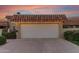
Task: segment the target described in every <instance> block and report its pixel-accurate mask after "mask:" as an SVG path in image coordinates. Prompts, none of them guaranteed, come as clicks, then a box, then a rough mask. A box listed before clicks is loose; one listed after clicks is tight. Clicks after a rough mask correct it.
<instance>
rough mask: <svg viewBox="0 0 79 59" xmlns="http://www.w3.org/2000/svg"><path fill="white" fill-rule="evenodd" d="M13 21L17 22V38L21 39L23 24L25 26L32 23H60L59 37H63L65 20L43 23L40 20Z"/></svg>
mask: <svg viewBox="0 0 79 59" xmlns="http://www.w3.org/2000/svg"><path fill="white" fill-rule="evenodd" d="M11 23H15V25H16V29H17V30H18V33H17V38H18V39H21V25H23V26H27V25H28V26H29V25H30V24H31V25H32V24H36V25H37V24H52V25H53V24H58V26H59V38H62V37H63V21H60V22H59V21H56V22H44V23H43V22H42V23H40V22H37V23H36V22H11Z"/></svg>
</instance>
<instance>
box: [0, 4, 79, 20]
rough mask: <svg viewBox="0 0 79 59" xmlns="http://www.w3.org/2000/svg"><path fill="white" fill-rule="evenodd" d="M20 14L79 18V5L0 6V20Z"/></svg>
mask: <svg viewBox="0 0 79 59" xmlns="http://www.w3.org/2000/svg"><path fill="white" fill-rule="evenodd" d="M17 12H20V13H21V14H66V16H67V17H75V16H79V5H0V19H3V18H4V17H5V16H7V15H14V14H16V13H17Z"/></svg>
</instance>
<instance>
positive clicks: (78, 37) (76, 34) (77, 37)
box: [64, 31, 79, 45]
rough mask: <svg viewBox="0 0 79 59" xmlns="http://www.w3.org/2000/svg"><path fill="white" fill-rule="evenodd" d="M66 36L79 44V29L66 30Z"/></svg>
mask: <svg viewBox="0 0 79 59" xmlns="http://www.w3.org/2000/svg"><path fill="white" fill-rule="evenodd" d="M64 38H65V39H66V40H68V41H70V42H72V43H75V44H77V45H79V31H66V32H64Z"/></svg>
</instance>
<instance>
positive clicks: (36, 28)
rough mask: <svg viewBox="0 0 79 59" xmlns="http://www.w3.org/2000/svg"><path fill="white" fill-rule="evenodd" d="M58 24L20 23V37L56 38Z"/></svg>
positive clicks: (57, 35)
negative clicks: (26, 24)
mask: <svg viewBox="0 0 79 59" xmlns="http://www.w3.org/2000/svg"><path fill="white" fill-rule="evenodd" d="M58 37H59V26H58V24H31V25H28V26H25V25H21V38H58Z"/></svg>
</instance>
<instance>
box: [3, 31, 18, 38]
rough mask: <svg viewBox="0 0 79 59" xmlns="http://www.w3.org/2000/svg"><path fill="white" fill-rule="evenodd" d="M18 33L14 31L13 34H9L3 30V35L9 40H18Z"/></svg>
mask: <svg viewBox="0 0 79 59" xmlns="http://www.w3.org/2000/svg"><path fill="white" fill-rule="evenodd" d="M16 32H17V30H15V31H12V32H7V31H5V30H3V31H2V35H3V36H5V37H6V38H7V39H16Z"/></svg>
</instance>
